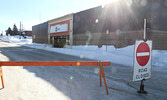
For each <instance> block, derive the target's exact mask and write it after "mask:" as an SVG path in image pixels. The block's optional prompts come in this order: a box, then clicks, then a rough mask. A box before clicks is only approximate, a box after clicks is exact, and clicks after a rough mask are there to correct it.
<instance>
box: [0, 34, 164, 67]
mask: <svg viewBox="0 0 167 100" xmlns="http://www.w3.org/2000/svg"><path fill="white" fill-rule="evenodd" d="M0 39H1V40H3V41H8V42H10V43H14V44H17V45H20V46H28V47H32V48H37V49H43V50H48V51H53V52H58V53H63V54H68V55H74V56H78V57H80V58H89V59H96V60H99V61H111V62H112V63H116V64H121V65H126V66H133V52H134V45H131V46H127V47H125V48H120V49H116V48H115V47H114V46H107V50H106V46H103V47H102V48H98V47H97V46H72V49H70V48H68V47H66V48H53V47H52V46H49V45H47V44H38V43H32V37H28V38H27V39H19V36H1V37H0ZM166 59H167V50H153V51H152V65H153V66H155V67H154V68H153V69H159V70H161V68H165V65H167V60H166ZM165 70H167V68H165Z"/></svg>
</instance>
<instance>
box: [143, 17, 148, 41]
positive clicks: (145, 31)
mask: <svg viewBox="0 0 167 100" xmlns="http://www.w3.org/2000/svg"><path fill="white" fill-rule="evenodd" d="M143 39H144V41H147V39H146V19H144V37H143Z"/></svg>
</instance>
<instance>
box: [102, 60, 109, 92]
mask: <svg viewBox="0 0 167 100" xmlns="http://www.w3.org/2000/svg"><path fill="white" fill-rule="evenodd" d="M100 71H101V75H102V77H103V81H104V84H105V88H106V93H107V95H108V88H107V82H106V79H105V74H104V70H103V65H102V62H100Z"/></svg>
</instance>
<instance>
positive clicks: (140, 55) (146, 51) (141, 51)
mask: <svg viewBox="0 0 167 100" xmlns="http://www.w3.org/2000/svg"><path fill="white" fill-rule="evenodd" d="M149 59H150V48H149V46H148V44H147V43H145V42H142V43H140V44H139V46H138V47H137V50H136V60H137V62H138V64H139V65H140V66H145V65H146V64H147V63H148V61H149Z"/></svg>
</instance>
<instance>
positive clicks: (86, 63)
mask: <svg viewBox="0 0 167 100" xmlns="http://www.w3.org/2000/svg"><path fill="white" fill-rule="evenodd" d="M110 64H111V63H110V62H108V61H102V62H99V61H1V62H0V76H1V82H2V87H3V88H5V85H4V80H3V71H2V66H99V80H100V86H102V80H101V77H103V80H104V85H105V89H106V93H107V95H108V88H107V83H106V79H105V74H104V70H103V66H109V65H110Z"/></svg>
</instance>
